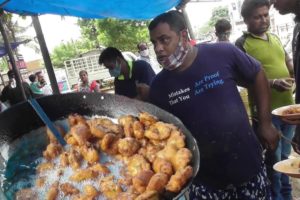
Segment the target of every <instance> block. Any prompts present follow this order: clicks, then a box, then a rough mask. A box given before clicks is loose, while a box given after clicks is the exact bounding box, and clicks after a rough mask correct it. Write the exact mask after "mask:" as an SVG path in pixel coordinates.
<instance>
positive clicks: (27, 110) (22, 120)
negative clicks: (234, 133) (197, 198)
mask: <svg viewBox="0 0 300 200" xmlns="http://www.w3.org/2000/svg"><path fill="white" fill-rule="evenodd" d="M37 101H38V102H39V103H40V105H41V107H42V108H43V109H44V110H45V112H46V113H47V114H48V116H49V118H50V119H51V120H52V121H55V120H59V119H63V118H65V117H66V116H68V115H69V114H71V113H78V114H81V115H87V116H92V115H105V116H108V117H112V118H117V117H119V116H121V115H126V114H132V115H138V113H139V112H142V111H146V112H149V113H151V114H153V115H155V116H157V117H158V118H159V119H160V120H162V121H165V122H168V123H173V124H175V125H176V126H178V127H180V128H181V129H182V130H183V132H184V134H185V135H186V142H187V147H188V148H189V149H190V150H191V151H192V153H193V160H192V166H193V169H194V176H195V175H196V174H197V172H198V169H199V165H200V155H199V149H198V146H197V142H196V140H195V139H194V138H193V136H192V135H191V133H190V132H189V131H188V130H187V129H186V128H185V127H184V125H183V124H182V122H181V121H180V120H179V119H178V118H176V117H175V116H173V115H172V114H170V113H168V112H166V111H164V110H162V109H160V108H158V107H156V106H154V105H152V104H148V103H144V102H141V101H137V100H132V99H129V98H126V97H122V96H118V95H111V94H95V93H70V94H63V95H53V96H46V97H42V98H39V99H37ZM41 126H44V124H43V122H42V121H41V120H40V119H39V117H38V116H37V114H36V113H35V111H34V110H33V109H32V108H31V106H30V104H29V103H28V102H24V103H21V104H18V105H16V106H14V107H12V108H10V109H8V110H6V111H4V112H3V113H1V114H0V148H1V147H3V146H4V145H10V144H11V143H12V142H13V141H15V140H16V139H18V138H20V137H21V136H24V135H26V134H27V133H29V132H30V131H32V130H35V129H37V128H39V127H41ZM1 155H2V152H1ZM2 156H3V155H2ZM2 168H5V167H3V166H2ZM0 170H1V171H2V173H3V171H5V170H7V168H6V169H1V165H0ZM191 182H192V180H191V181H190V182H189V184H188V185H187V186H186V187H185V188H184V189H183V190H182V191H181V193H180V194H178V195H176V197H174V196H173V197H174V199H178V198H179V197H180V196H182V195H183V193H184V192H185V191H186V190H187V188H188V187H189V185H190V184H191Z"/></svg>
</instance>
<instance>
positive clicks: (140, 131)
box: [132, 121, 145, 139]
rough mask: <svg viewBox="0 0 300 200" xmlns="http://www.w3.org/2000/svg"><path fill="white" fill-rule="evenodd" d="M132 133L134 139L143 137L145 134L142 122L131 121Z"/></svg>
mask: <svg viewBox="0 0 300 200" xmlns="http://www.w3.org/2000/svg"><path fill="white" fill-rule="evenodd" d="M132 128H133V135H134V137H135V138H136V139H143V138H144V135H145V127H144V125H143V123H142V122H140V121H135V122H133V127H132Z"/></svg>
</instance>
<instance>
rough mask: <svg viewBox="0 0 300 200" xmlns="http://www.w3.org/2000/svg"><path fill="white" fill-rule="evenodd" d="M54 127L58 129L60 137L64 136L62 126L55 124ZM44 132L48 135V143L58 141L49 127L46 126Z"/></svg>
mask: <svg viewBox="0 0 300 200" xmlns="http://www.w3.org/2000/svg"><path fill="white" fill-rule="evenodd" d="M55 127H56V129H57V130H58V132H59V134H60V135H61V136H62V137H64V136H65V134H66V132H65V130H64V128H63V127H62V126H60V125H55ZM46 133H47V136H48V138H49V140H50V143H58V141H57V139H56V136H54V134H53V133H52V131H51V130H50V129H49V128H47V130H46Z"/></svg>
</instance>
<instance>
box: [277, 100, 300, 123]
mask: <svg viewBox="0 0 300 200" xmlns="http://www.w3.org/2000/svg"><path fill="white" fill-rule="evenodd" d="M288 111H291V112H294V113H292V114H288V113H286V112H288ZM272 114H273V115H276V116H278V117H280V118H285V119H288V120H296V119H300V104H294V105H288V106H283V107H280V108H277V109H275V110H273V111H272Z"/></svg>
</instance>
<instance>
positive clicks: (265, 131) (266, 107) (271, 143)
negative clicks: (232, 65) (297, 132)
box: [249, 69, 279, 150]
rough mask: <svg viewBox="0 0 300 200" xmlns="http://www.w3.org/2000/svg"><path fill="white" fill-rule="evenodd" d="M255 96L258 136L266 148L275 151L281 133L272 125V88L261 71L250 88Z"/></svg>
mask: <svg viewBox="0 0 300 200" xmlns="http://www.w3.org/2000/svg"><path fill="white" fill-rule="evenodd" d="M249 89H250V90H251V92H252V94H253V95H254V98H255V102H256V105H257V110H258V123H259V127H258V134H259V137H260V140H261V142H262V144H263V146H264V147H266V148H268V149H271V150H275V149H276V147H277V144H278V140H279V133H278V131H277V130H276V129H275V128H274V126H273V125H272V117H271V110H270V100H271V99H270V87H269V83H268V80H267V78H266V76H265V72H264V71H263V70H262V69H261V70H260V71H259V72H258V73H257V75H256V78H255V81H254V83H253V84H252V85H251V86H250V88H249Z"/></svg>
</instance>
